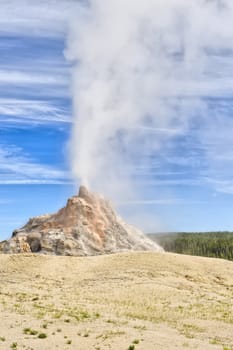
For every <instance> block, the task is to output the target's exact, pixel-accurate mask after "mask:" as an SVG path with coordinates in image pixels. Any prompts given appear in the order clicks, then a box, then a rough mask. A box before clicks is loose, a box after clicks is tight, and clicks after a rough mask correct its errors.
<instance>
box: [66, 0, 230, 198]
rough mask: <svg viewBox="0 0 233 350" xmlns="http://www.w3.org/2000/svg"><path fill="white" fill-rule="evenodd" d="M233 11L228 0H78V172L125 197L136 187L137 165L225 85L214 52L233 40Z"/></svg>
mask: <svg viewBox="0 0 233 350" xmlns="http://www.w3.org/2000/svg"><path fill="white" fill-rule="evenodd" d="M232 14H233V3H232V1H230V0H229V1H225V2H224V1H220V0H219V1H218V0H216V1H214V0H212V1H211V0H193V1H191V2H190V1H187V0H143V1H142V0H90V1H89V2H88V4H85V3H84V4H83V5H82V6H80V8H79V11H78V13H77V16H76V20H75V22H73V23H72V26H71V31H70V36H69V40H68V47H67V51H66V56H67V58H68V59H69V60H70V61H71V62H73V108H74V120H73V122H74V124H73V134H72V147H71V149H72V164H73V173H74V176H75V178H76V179H78V181H79V182H82V183H83V184H86V185H88V186H90V188H91V189H94V190H98V191H101V192H104V193H107V195H110V196H112V198H113V199H114V198H117V197H121V198H123V197H122V194H126V193H127V194H128V193H129V192H128V190H127V191H126V189H128V188H129V185H131V186H132V188H133V187H134V183H135V182H134V173H135V167H136V166H140V164H141V163H143V164H145V160H147V159H149V158H150V156H151V155H156V154H158V153H159V152H160V150H161V148H162V146H163V144H164V142H166V141H167V140H170V139H172V138H174V137H176V136H177V135H181V134H183V133H185V132H186V131H187V130H188V128H189V123H190V121H191V120H192V118H194V117H195V116H196V115H199V116H201V115H202V112H203V111H204V109H205V105H204V102H203V99H202V97H203V96H212V95H213V96H214V95H215V94H216V93H218V94H219V93H224V91H221V89H223V90H224V86H223V87H221V89H220V88H219V85H218V84H217V81H216V80H215V79H214V77H213V74H212V73H213V72H212V70H214V67H213V60H212V57H213V56H214V55H217V54H218V53H219V52H221V51H223V50H225V49H227V48H229V47H230V45H231V43H232V39H233V31H232V23H233V22H232V18H233V16H232ZM214 73H215V72H214ZM134 190H135V189H134Z"/></svg>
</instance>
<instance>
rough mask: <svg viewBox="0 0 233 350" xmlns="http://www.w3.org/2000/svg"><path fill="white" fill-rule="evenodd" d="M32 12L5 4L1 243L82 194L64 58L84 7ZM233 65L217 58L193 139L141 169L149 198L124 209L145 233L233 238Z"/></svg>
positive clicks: (26, 5) (31, 7) (0, 63)
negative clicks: (73, 157)
mask: <svg viewBox="0 0 233 350" xmlns="http://www.w3.org/2000/svg"><path fill="white" fill-rule="evenodd" d="M32 3H33V2H32V1H29V0H18V1H16V0H15V1H13V0H9V1H7V2H3V3H1V4H0V12H1V14H0V28H1V29H0V52H1V54H0V91H1V94H0V120H1V123H0V239H5V238H7V237H9V236H10V234H11V232H12V231H13V230H14V229H15V228H18V227H20V226H22V225H23V224H24V223H25V222H26V221H27V219H28V218H29V217H32V216H35V215H40V214H44V213H48V212H54V211H56V210H57V209H59V208H60V207H61V206H63V205H64V204H65V202H66V199H67V197H68V196H71V195H73V194H74V193H75V192H76V191H77V186H78V185H79V183H74V181H73V180H72V176H71V171H70V159H69V158H70V157H69V140H70V134H71V129H72V97H71V88H70V85H71V67H70V65H69V64H68V63H67V61H66V59H65V57H64V49H65V47H66V33H67V27H68V22H69V18H70V17H71V16H72V14H73V13H74V10H75V8H76V1H72V0H70V1H68V0H67V1H63V0H61V1H59V2H57V1H53V0H51V1H39V2H37V3H34V4H32ZM232 56H233V47H232V48H231V50H228V51H227V52H225V51H223V52H218V53H215V54H213V55H212V60H211V62H212V66H210V67H208V69H209V71H208V72H206V74H207V78H206V80H205V81H203V82H202V84H200V85H199V90H198V94H199V95H201V101H202V102H203V106H204V107H203V106H202V108H200V109H199V110H198V109H197V111H195V113H196V115H195V117H194V118H193V119H192V122H191V123H190V124H189V127H188V128H187V132H186V133H185V134H184V133H182V134H179V133H178V134H177V135H176V136H175V137H174V138H172V140H171V139H166V137H164V142H163V148H162V149H161V150H160V152H159V154H158V153H156V154H153V153H152V154H150V155H149V157H147V159H146V161H145V164H144V163H143V160H141V161H140V165H139V166H138V167H137V166H136V167H135V172H134V174H133V176H134V181H135V184H137V183H138V184H141V183H143V186H142V188H143V196H141V197H140V198H139V199H138V201H137V200H135V199H134V201H133V202H130V201H129V202H125V203H118V208H119V211H120V212H121V214H122V215H123V216H124V217H126V218H127V219H128V220H129V221H130V222H132V223H135V224H137V225H138V226H139V227H142V228H143V229H144V230H145V231H150V232H153V231H156V230H162V231H165V230H170V231H185V230H186V231H206V230H233V219H232V217H233V216H232V208H233V143H232V135H233V60H232ZM187 95H189V94H187ZM190 98H195V96H186V97H184V99H185V101H186V102H187V101H188V99H190ZM176 103H177V101H176ZM189 113H190V111H189ZM167 132H169V130H166V129H164V130H160V131H159V130H157V131H154V132H153V135H152V137H156V133H160V135H159V137H163V135H162V134H166V133H167ZM149 137H151V135H148V138H149ZM148 159H149V160H148ZM148 161H149V166H148Z"/></svg>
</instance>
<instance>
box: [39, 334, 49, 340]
mask: <svg viewBox="0 0 233 350" xmlns="http://www.w3.org/2000/svg"><path fill="white" fill-rule="evenodd" d="M38 338H39V339H45V338H47V334H46V333H39V334H38Z"/></svg>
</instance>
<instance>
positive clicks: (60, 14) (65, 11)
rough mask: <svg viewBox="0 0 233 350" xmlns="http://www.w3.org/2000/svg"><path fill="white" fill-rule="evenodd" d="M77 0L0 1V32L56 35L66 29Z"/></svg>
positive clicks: (62, 33)
mask: <svg viewBox="0 0 233 350" xmlns="http://www.w3.org/2000/svg"><path fill="white" fill-rule="evenodd" d="M78 3H79V1H76V0H59V1H56V0H40V1H39V2H37V1H30V0H20V1H19V0H7V1H1V13H0V28H1V29H0V34H5V33H7V34H8V35H9V34H12V35H15V34H16V35H27V36H45V37H58V36H62V35H64V33H65V32H66V30H67V26H68V20H69V19H70V18H71V17H72V16H73V13H74V9H75V8H76V7H77V5H78Z"/></svg>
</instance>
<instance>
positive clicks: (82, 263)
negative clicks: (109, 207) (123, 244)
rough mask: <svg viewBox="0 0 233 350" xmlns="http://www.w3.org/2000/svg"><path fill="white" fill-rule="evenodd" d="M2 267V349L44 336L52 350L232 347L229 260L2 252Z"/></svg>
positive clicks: (29, 345) (28, 346)
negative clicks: (54, 255)
mask: <svg viewBox="0 0 233 350" xmlns="http://www.w3.org/2000/svg"><path fill="white" fill-rule="evenodd" d="M29 262H30V263H29ZM4 264H5V265H4ZM0 266H1V269H2V270H4V268H5V267H4V266H6V269H5V271H6V272H3V274H2V280H1V286H0V290H1V291H0V306H1V315H3V319H4V320H5V321H4V322H3V323H2V324H1V336H2V338H4V337H3V336H6V338H7V340H6V342H5V343H2V342H1V341H3V340H1V338H0V344H2V345H0V348H1V347H4V350H7V349H10V348H12V347H11V346H12V344H13V343H12V341H18V346H17V345H16V346H15V347H14V349H15V350H16V349H17V348H18V349H19V350H20V349H25V350H33V348H34V349H36V348H37V347H38V346H40V344H41V346H42V345H43V344H45V343H47V340H44V341H43V339H45V338H48V339H50V338H51V341H50V342H49V343H51V344H53V348H54V349H55V348H56V349H57V350H63V349H65V348H66V350H68V348H72V349H73V348H74V349H77V348H81V349H87V348H93V349H103V348H109V349H110V348H116V347H118V348H119V349H125V350H128V349H130V350H131V349H134V350H137V349H139V348H143V349H147V348H157V344H158V347H159V348H160V347H161V348H162V347H163V346H164V348H165V349H167V350H172V349H173V348H174V347H173V345H174V346H176V347H177V348H179V349H188V348H193V344H195V346H196V349H197V350H203V349H205V348H211V347H213V348H214V346H217V347H218V348H219V349H220V348H221V349H222V350H233V349H232V345H233V344H232V334H233V315H232V293H233V278H232V274H231V271H232V263H231V262H229V261H223V260H219V259H218V260H214V261H213V260H210V259H200V258H196V257H190V256H183V255H173V254H157V253H149V252H147V253H124V254H120V255H117V254H116V255H109V256H101V257H92V258H87V259H85V258H71V257H59V258H58V257H48V256H46V257H44V256H20V255H19V256H1V255H0ZM19 271H20V274H19ZM38 271H39V272H40V277H38V278H37V279H35V280H34V279H33V276H35V274H37V273H38ZM21 278H22V279H21ZM32 281H33V283H32ZM13 283H14V284H13ZM16 283H17V284H16ZM15 289H18V290H17V292H15ZM35 296H38V297H39V299H38V300H37V301H35V300H32V299H33V298H34V297H35ZM19 300H20V301H19ZM15 304H17V305H19V306H17V307H15ZM38 312H40V313H41V314H43V318H42V319H41V318H38ZM54 315H59V318H54ZM67 320H69V321H68V322H67ZM46 329H48V330H46ZM152 330H153V331H152ZM23 334H24V335H23ZM170 338H171V339H173V341H172V342H171V344H170V343H169V342H168V343H166V344H164V343H163V342H164V339H168V341H169V339H170ZM9 339H11V343H12V344H11V343H10V342H9ZM39 339H41V340H39ZM3 345H4V346H3ZM41 346H40V347H41ZM42 347H43V346H42ZM224 348H225V349H224Z"/></svg>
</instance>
